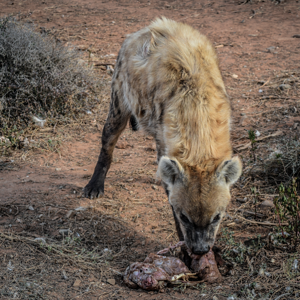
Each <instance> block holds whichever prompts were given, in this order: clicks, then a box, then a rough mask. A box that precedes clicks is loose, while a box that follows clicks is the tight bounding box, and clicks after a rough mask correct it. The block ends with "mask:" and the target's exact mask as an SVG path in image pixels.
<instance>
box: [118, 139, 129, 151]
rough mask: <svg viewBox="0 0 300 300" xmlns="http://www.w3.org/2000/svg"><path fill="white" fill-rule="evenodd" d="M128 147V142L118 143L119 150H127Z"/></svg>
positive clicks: (120, 141)
mask: <svg viewBox="0 0 300 300" xmlns="http://www.w3.org/2000/svg"><path fill="white" fill-rule="evenodd" d="M127 147H129V144H128V143H127V142H126V141H122V140H119V141H118V142H117V145H116V148H117V149H126V148H127Z"/></svg>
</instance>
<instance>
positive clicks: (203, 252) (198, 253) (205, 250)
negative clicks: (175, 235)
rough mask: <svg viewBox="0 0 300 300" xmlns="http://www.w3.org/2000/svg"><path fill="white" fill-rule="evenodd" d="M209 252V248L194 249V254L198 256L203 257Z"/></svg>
mask: <svg viewBox="0 0 300 300" xmlns="http://www.w3.org/2000/svg"><path fill="white" fill-rule="evenodd" d="M208 251H209V246H201V247H192V252H193V253H194V254H196V255H203V254H205V253H207V252H208Z"/></svg>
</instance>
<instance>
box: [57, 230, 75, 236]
mask: <svg viewBox="0 0 300 300" xmlns="http://www.w3.org/2000/svg"><path fill="white" fill-rule="evenodd" d="M58 232H59V233H60V234H61V235H69V234H70V233H72V231H71V230H70V229H60V230H59V231H58Z"/></svg>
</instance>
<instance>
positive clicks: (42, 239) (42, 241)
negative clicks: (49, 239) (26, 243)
mask: <svg viewBox="0 0 300 300" xmlns="http://www.w3.org/2000/svg"><path fill="white" fill-rule="evenodd" d="M34 240H35V241H37V242H40V243H41V244H43V245H45V244H46V240H45V239H44V238H42V237H38V238H35V239H34Z"/></svg>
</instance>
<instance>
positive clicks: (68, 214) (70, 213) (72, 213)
mask: <svg viewBox="0 0 300 300" xmlns="http://www.w3.org/2000/svg"><path fill="white" fill-rule="evenodd" d="M75 215H76V212H75V211H74V210H72V209H71V210H69V211H68V212H67V214H66V218H67V219H69V218H72V217H74V216H75Z"/></svg>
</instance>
